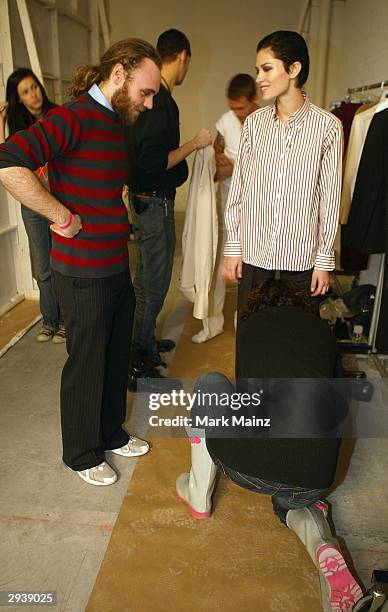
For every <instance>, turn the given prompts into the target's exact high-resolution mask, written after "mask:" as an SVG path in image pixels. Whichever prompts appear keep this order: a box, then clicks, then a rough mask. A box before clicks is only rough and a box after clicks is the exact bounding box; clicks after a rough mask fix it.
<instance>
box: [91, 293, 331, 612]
mask: <svg viewBox="0 0 388 612" xmlns="http://www.w3.org/2000/svg"><path fill="white" fill-rule="evenodd" d="M233 298H234V296H233V293H230V294H228V299H227V308H226V312H227V321H228V325H227V329H226V332H225V333H224V334H222V335H221V336H218V337H217V338H214V339H213V340H212V341H210V342H208V343H206V344H203V345H199V346H198V345H194V344H193V343H191V342H190V338H191V336H192V335H193V334H194V333H196V332H197V331H198V330H199V328H200V324H199V322H198V321H195V320H194V319H192V318H191V317H190V318H189V320H188V321H187V323H186V326H185V329H184V332H183V334H182V336H181V340H180V342H179V346H178V348H177V350H176V354H175V358H174V362H173V364H172V367H170V373H171V375H175V376H182V377H185V378H195V377H197V376H198V374H200V373H201V372H206V371H209V370H219V371H223V372H224V373H225V374H227V375H233V361H234V331H233V325H232V319H233V316H232V315H233V305H234V300H233ZM188 466H189V444H188V442H187V441H186V440H183V439H159V440H155V439H154V440H153V449H152V452H151V453H149V454H148V455H147V456H146V457H143V458H142V459H140V460H139V462H138V465H137V467H136V470H135V473H134V475H133V478H132V480H131V483H130V486H129V489H128V493H127V495H126V497H125V498H124V501H123V505H122V507H121V510H120V514H119V516H118V519H117V522H116V524H115V527H114V530H113V533H112V537H111V540H110V543H109V546H108V549H107V552H106V555H105V558H104V561H103V563H102V565H101V569H100V572H99V574H98V576H97V580H96V584H95V587H94V589H93V592H92V595H91V597H90V600H89V604H88V606H87V611H88V612H103V611H104V612H108V611H114V612H126V611H130V612H140V611H144V612H154V611H155V612H156V611H162V612H164V611H166V612H167V611H171V610H174V611H177V612H199V611H204V612H205V611H206V612H218V611H220V612H221V611H222V612H232V611H233V612H234V611H236V610H244V611H247V612H267V611H274V612H275V611H276V612H283V611H284V612H320V611H321V606H320V603H319V584H318V577H317V573H316V571H315V568H314V566H313V564H312V562H311V560H310V558H309V557H308V555H307V553H306V551H305V549H304V547H303V546H302V545H301V544H300V542H299V541H298V539H297V538H296V536H295V535H294V534H293V533H292V532H291V531H289V530H288V529H287V528H286V527H284V526H282V525H281V524H280V523H279V521H278V519H277V518H276V517H275V516H274V515H273V512H272V506H271V501H270V499H269V498H267V497H265V496H260V495H256V494H254V493H250V492H248V491H245V490H243V489H240V488H239V487H237V486H236V485H234V484H233V483H231V482H229V481H227V480H226V479H224V478H221V479H220V481H219V483H218V487H217V492H216V496H215V503H214V514H213V515H212V517H211V518H210V519H209V520H207V521H198V520H195V519H192V518H191V516H190V515H188V514H187V513H186V511H185V509H184V507H183V506H182V505H181V504H180V503H179V502H178V501H177V500H176V498H175V494H174V483H175V479H176V476H177V475H178V474H180V473H181V472H182V471H185V470H187V469H188Z"/></svg>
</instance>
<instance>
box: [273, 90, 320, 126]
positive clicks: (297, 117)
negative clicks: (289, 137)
mask: <svg viewBox="0 0 388 612" xmlns="http://www.w3.org/2000/svg"><path fill="white" fill-rule="evenodd" d="M302 96H303V99H304V104H302V106H301V107H300V108H298V110H297V111H295V113H294V114H293V115H291V116H290V117H289V119H288V124H289V125H291V124H292V123H295V125H296V126H299V125H301V124H302V123H303V121H304V120H305V118H306V116H307V114H308V112H309V109H310V104H311V103H310V100H309V98H308V97H307V94H306V92H305V91H303V90H302ZM272 113H273V117H274V119H279V117H278V116H277V113H276V101H275V102H274V103H273V105H272Z"/></svg>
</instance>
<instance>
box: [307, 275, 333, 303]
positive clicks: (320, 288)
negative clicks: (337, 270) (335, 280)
mask: <svg viewBox="0 0 388 612" xmlns="http://www.w3.org/2000/svg"><path fill="white" fill-rule="evenodd" d="M329 286H330V275H329V272H327V271H326V270H314V272H313V275H312V277H311V296H312V297H316V296H317V295H325V293H327V291H328V290H329Z"/></svg>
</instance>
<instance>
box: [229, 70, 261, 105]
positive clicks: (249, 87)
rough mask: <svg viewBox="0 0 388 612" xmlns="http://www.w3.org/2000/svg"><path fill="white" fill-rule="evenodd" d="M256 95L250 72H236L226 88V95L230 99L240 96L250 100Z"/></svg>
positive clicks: (236, 98)
mask: <svg viewBox="0 0 388 612" xmlns="http://www.w3.org/2000/svg"><path fill="white" fill-rule="evenodd" d="M256 95H257V91H256V83H255V81H254V79H253V77H251V75H250V74H244V73H241V74H236V76H234V77H233V79H232V80H231V81H230V83H229V85H228V88H227V90H226V96H227V97H228V98H229V99H230V100H238V99H239V98H242V97H245V98H247V99H248V100H252V98H254V97H255V96H256Z"/></svg>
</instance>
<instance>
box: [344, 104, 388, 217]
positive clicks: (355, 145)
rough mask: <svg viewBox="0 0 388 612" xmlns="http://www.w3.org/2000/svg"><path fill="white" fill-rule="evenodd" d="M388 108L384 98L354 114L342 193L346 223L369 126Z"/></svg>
mask: <svg viewBox="0 0 388 612" xmlns="http://www.w3.org/2000/svg"><path fill="white" fill-rule="evenodd" d="M387 108H388V100H382V101H381V102H379V103H378V104H372V106H369V105H364V106H361V107H360V108H359V109H358V111H356V114H355V115H354V118H353V122H352V127H351V130H350V136H349V142H348V148H347V152H346V159H345V169H344V175H343V181H342V194H341V206H340V223H341V225H346V224H347V222H348V217H349V212H350V209H351V206H352V196H353V191H354V186H355V181H356V176H357V170H358V166H359V163H360V158H361V154H362V149H363V146H364V142H365V139H366V135H367V133H368V130H369V126H370V124H371V121H372V119H373V117H374V116H375V114H377V113H380V112H382V111H384V110H386V109H387Z"/></svg>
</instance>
